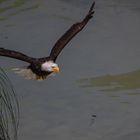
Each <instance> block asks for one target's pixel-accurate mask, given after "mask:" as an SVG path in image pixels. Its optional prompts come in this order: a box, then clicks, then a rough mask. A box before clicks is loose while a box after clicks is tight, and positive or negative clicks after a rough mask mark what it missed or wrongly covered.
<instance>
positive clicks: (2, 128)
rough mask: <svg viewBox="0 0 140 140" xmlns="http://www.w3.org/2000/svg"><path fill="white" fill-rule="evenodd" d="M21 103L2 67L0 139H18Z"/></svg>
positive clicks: (0, 70)
mask: <svg viewBox="0 0 140 140" xmlns="http://www.w3.org/2000/svg"><path fill="white" fill-rule="evenodd" d="M18 123H19V104H18V100H17V97H16V95H15V91H14V89H13V86H12V84H11V82H10V80H9V78H8V77H7V75H6V73H5V72H4V70H3V69H1V68H0V140H12V139H13V140H17V129H18Z"/></svg>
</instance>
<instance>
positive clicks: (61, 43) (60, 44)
mask: <svg viewBox="0 0 140 140" xmlns="http://www.w3.org/2000/svg"><path fill="white" fill-rule="evenodd" d="M94 5H95V2H93V4H92V5H91V7H90V10H89V12H88V14H87V15H86V17H85V18H84V19H83V20H82V21H81V22H78V23H76V24H73V25H72V26H71V27H70V29H69V30H68V31H66V33H65V34H64V35H63V36H62V37H61V38H60V39H59V40H58V41H57V42H56V43H55V45H54V47H53V48H52V50H51V53H50V56H49V57H50V59H52V60H53V61H55V60H56V58H57V56H58V55H59V54H60V52H61V51H62V49H63V48H64V47H65V46H66V45H67V43H68V42H69V41H70V40H71V39H72V38H73V37H74V36H75V35H76V34H77V33H78V32H80V31H81V30H82V29H83V28H84V27H85V25H86V24H87V23H88V21H89V20H90V19H91V18H92V16H93V14H94V11H93V8H94Z"/></svg>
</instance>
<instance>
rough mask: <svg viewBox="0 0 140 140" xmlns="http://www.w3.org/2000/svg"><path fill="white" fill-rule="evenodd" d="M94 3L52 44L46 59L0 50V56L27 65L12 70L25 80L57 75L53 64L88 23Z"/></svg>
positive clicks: (56, 68)
mask: <svg viewBox="0 0 140 140" xmlns="http://www.w3.org/2000/svg"><path fill="white" fill-rule="evenodd" d="M94 5H95V2H93V3H92V5H91V7H90V10H89V11H88V13H87V15H86V16H85V18H84V19H83V20H82V21H81V22H77V23H75V24H73V25H72V26H71V27H70V28H69V29H68V30H67V31H66V33H64V35H62V36H61V37H60V39H59V40H58V41H57V42H56V43H55V44H54V46H53V48H52V50H51V52H50V55H49V56H48V57H42V58H33V57H29V56H27V55H25V54H23V53H21V52H17V51H13V50H8V49H4V48H0V56H6V57H11V58H15V59H18V60H22V61H25V62H27V63H29V66H27V67H25V68H24V67H23V68H14V69H13V70H14V71H15V72H16V73H18V74H19V75H22V76H24V77H25V78H26V79H36V80H43V79H46V77H47V76H48V75H50V74H52V73H58V72H59V67H58V65H57V64H56V63H55V61H56V59H57V57H58V55H59V54H60V52H61V51H62V49H63V48H64V47H65V46H66V45H67V43H68V42H69V41H70V40H71V39H72V38H73V37H74V36H75V35H76V34H77V33H78V32H80V31H81V30H82V29H83V28H84V27H85V25H86V24H87V23H88V21H89V20H90V19H91V18H92V17H93V14H94V11H93V8H94Z"/></svg>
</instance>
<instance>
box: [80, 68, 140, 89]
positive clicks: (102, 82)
mask: <svg viewBox="0 0 140 140" xmlns="http://www.w3.org/2000/svg"><path fill="white" fill-rule="evenodd" d="M78 83H79V84H80V87H83V88H90V87H92V88H96V89H99V90H104V91H120V90H134V89H139V88H140V69H138V70H135V71H132V72H128V73H122V74H117V75H111V74H108V75H103V76H97V77H93V78H83V79H80V80H79V81H78Z"/></svg>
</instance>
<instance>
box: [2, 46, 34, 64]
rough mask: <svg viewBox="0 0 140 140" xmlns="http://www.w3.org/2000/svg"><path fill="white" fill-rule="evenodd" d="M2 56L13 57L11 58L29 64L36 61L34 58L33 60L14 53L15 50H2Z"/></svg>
mask: <svg viewBox="0 0 140 140" xmlns="http://www.w3.org/2000/svg"><path fill="white" fill-rule="evenodd" d="M0 56H6V57H11V58H15V59H18V60H22V61H25V62H28V63H32V62H33V60H34V58H31V57H29V56H27V55H25V54H23V53H20V52H17V51H13V50H8V49H4V48H0Z"/></svg>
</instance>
